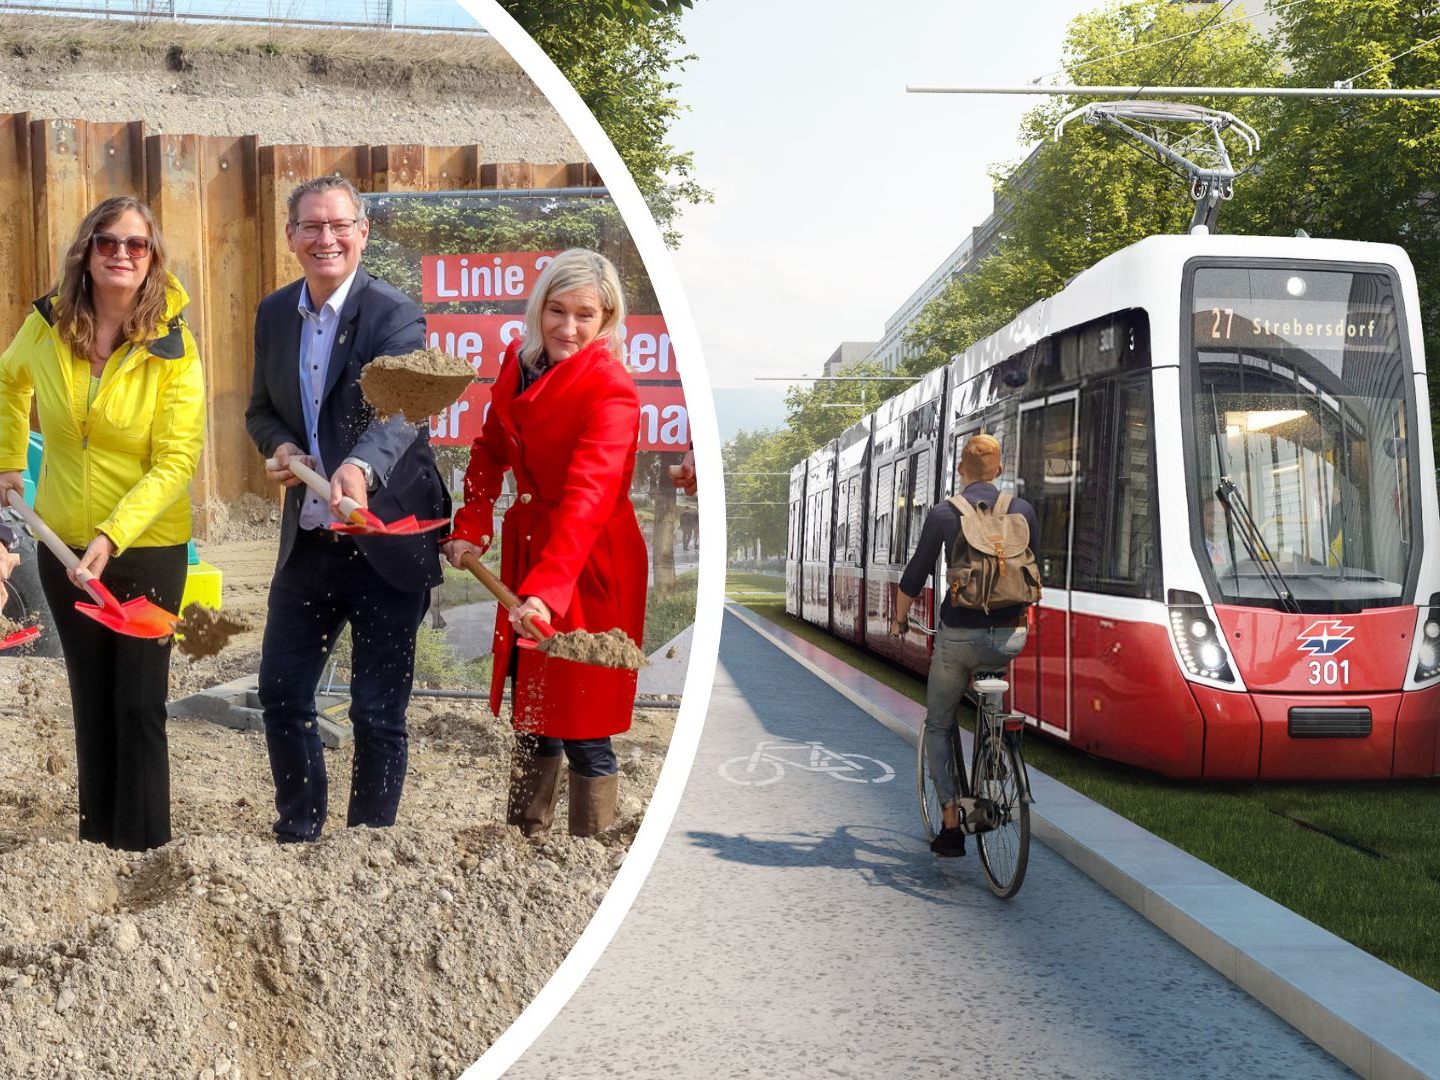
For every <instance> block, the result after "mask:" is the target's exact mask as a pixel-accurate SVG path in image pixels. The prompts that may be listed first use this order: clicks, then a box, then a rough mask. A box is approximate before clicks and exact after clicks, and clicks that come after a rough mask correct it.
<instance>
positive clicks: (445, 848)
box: [0, 660, 672, 1080]
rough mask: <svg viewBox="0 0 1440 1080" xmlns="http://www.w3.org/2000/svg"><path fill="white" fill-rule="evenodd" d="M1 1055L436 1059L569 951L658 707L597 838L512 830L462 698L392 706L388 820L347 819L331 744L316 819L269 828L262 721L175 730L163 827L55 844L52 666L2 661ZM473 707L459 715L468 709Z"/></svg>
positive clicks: (646, 789) (451, 1056) (8, 1069)
mask: <svg viewBox="0 0 1440 1080" xmlns="http://www.w3.org/2000/svg"><path fill="white" fill-rule="evenodd" d="M0 692H4V694H5V696H6V698H7V699H8V700H9V701H11V702H12V703H13V704H14V705H15V706H17V708H16V709H15V710H14V711H12V712H4V713H0V739H3V741H4V743H5V745H6V747H7V752H6V754H5V755H3V756H0V1016H5V1017H13V1018H14V1022H13V1023H11V1022H6V1023H4V1024H0V1061H3V1062H4V1066H3V1069H0V1071H3V1072H4V1073H5V1074H6V1075H15V1076H32V1075H34V1076H40V1075H44V1076H57V1077H82V1076H83V1077H105V1076H113V1077H131V1076H182V1077H215V1078H220V1080H239V1078H253V1077H290V1076H294V1077H301V1076H303V1077H311V1078H313V1077H341V1076H344V1077H349V1076H395V1077H426V1078H430V1077H454V1076H456V1075H458V1074H459V1072H460V1071H461V1070H462V1069H463V1068H464V1067H465V1066H467V1065H468V1064H470V1063H471V1062H472V1061H474V1060H475V1059H476V1058H477V1057H478V1056H479V1055H480V1053H481V1052H482V1051H483V1050H484V1049H485V1048H486V1047H487V1046H488V1045H489V1044H490V1043H491V1042H492V1041H493V1040H494V1039H495V1038H496V1036H498V1035H499V1034H500V1032H502V1031H503V1030H504V1029H505V1028H506V1027H507V1026H508V1025H509V1024H510V1022H511V1021H512V1020H513V1019H514V1018H515V1016H516V1015H518V1013H519V1012H520V1010H521V1009H522V1008H523V1007H524V1006H525V1005H526V1004H527V1003H528V1002H529V1000H530V999H531V998H532V997H533V996H534V994H535V993H536V992H537V991H538V990H539V988H540V987H541V986H542V985H543V984H544V982H545V980H546V979H548V978H549V976H550V974H551V973H552V972H553V971H554V970H555V968H556V967H557V966H558V965H559V963H560V961H561V960H562V959H563V958H564V956H565V954H566V952H567V951H568V950H569V948H570V946H571V945H572V944H573V943H574V941H575V939H576V938H577V937H578V936H579V934H580V932H581V930H583V928H584V927H585V925H586V923H587V922H588V921H589V919H590V916H591V915H592V914H593V912H594V909H595V907H596V905H597V904H598V903H599V901H600V899H601V897H602V896H603V895H604V893H605V890H606V889H607V888H608V886H609V883H610V881H611V879H612V877H613V875H614V872H615V870H616V868H617V867H618V866H619V864H620V863H621V861H622V860H623V859H624V855H625V851H626V848H627V846H628V844H629V841H630V840H631V839H633V836H634V833H635V830H636V828H637V827H638V824H639V820H640V816H641V815H642V814H643V812H644V808H645V805H646V803H647V802H648V799H649V797H650V793H651V791H652V790H653V787H654V783H655V779H656V776H657V774H658V771H659V766H660V762H661V760H662V757H663V752H664V747H665V745H666V743H667V741H668V738H669V734H670V731H669V725H670V723H671V722H672V717H671V716H669V715H658V716H657V715H652V714H641V715H640V716H637V718H636V727H635V730H634V732H632V736H633V737H623V738H620V739H617V740H616V748H617V752H618V753H619V755H620V757H621V788H620V819H619V822H618V826H617V828H616V829H614V830H613V831H611V832H607V834H606V835H605V836H604V837H603V838H601V839H592V838H582V839H576V838H571V837H569V836H567V835H565V834H564V822H565V821H566V812H565V809H564V807H563V806H562V808H561V810H560V812H559V813H558V814H557V815H556V821H557V833H556V835H554V836H552V837H551V838H549V839H546V840H543V841H535V842H530V841H525V840H523V839H522V838H521V837H520V835H519V832H518V831H517V830H514V829H510V828H507V827H505V826H504V825H503V824H501V823H500V822H501V821H502V820H503V799H504V792H503V786H502V785H503V779H504V778H505V777H506V776H507V775H508V774H509V769H510V749H511V744H512V740H513V736H512V735H511V733H510V731H509V724H508V721H507V720H506V719H504V718H501V719H499V720H497V719H494V718H492V717H490V716H489V715H488V710H486V709H485V708H484V706H483V705H482V704H481V703H478V702H475V703H471V702H468V701H449V700H444V701H428V702H427V701H421V702H417V703H415V704H414V705H413V706H412V710H411V741H410V773H409V777H408V779H407V784H406V792H405V798H404V801H403V802H402V804H401V809H400V824H399V825H397V826H396V827H395V828H393V829H381V830H369V829H349V830H347V829H344V828H342V827H341V826H342V824H343V819H344V812H345V807H344V802H345V783H344V778H345V777H346V776H347V775H348V774H349V767H350V753H349V751H348V750H340V751H335V752H327V755H326V757H327V764H328V767H329V771H330V776H331V778H332V787H331V803H332V814H331V819H330V822H329V828H328V830H327V836H326V838H325V839H324V840H322V841H321V842H320V843H318V844H314V845H307V846H303V847H300V848H293V847H285V848H281V847H277V846H276V845H275V844H274V843H273V842H272V841H271V839H270V837H269V823H270V820H271V813H272V811H271V800H272V789H271V786H270V780H269V770H268V765H267V760H266V754H265V746H264V739H263V737H262V736H261V735H259V734H258V733H236V732H232V731H228V730H226V729H223V728H219V727H215V726H212V725H208V724H204V723H199V722H195V723H192V722H186V721H175V722H172V723H171V725H170V744H171V762H172V768H171V771H172V790H173V795H174V798H173V808H174V827H175V835H176V839H175V840H174V841H172V842H171V843H170V844H168V845H166V846H165V847H164V848H161V849H159V850H157V851H152V852H147V853H143V854H129V853H122V852H112V851H109V850H108V849H105V848H102V847H98V846H96V845H93V844H81V843H78V842H75V841H74V840H73V839H72V838H73V836H74V830H75V814H76V806H75V791H74V763H73V762H74V752H73V743H72V736H71V734H70V730H69V709H68V706H65V705H64V704H62V703H64V702H66V701H67V700H68V693H67V692H66V689H65V679H64V669H63V667H62V666H61V665H60V663H59V662H58V661H44V660H23V661H17V662H14V663H4V662H0ZM472 705H473V706H474V707H473V708H471V706H472Z"/></svg>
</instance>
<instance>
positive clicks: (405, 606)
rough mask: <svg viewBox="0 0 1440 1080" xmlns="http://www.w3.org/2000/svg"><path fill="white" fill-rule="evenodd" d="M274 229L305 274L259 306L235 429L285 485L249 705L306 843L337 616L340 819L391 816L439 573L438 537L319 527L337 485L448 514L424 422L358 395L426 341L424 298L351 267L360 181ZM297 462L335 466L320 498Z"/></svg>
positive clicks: (322, 788) (381, 510) (280, 825)
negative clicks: (345, 795) (347, 744)
mask: <svg viewBox="0 0 1440 1080" xmlns="http://www.w3.org/2000/svg"><path fill="white" fill-rule="evenodd" d="M288 211H289V214H288V217H289V220H288V221H287V222H286V225H285V238H286V240H287V242H288V243H289V246H290V250H291V251H292V252H293V253H294V255H295V258H296V259H297V260H298V261H299V263H300V268H301V270H302V271H303V272H304V276H303V277H302V278H301V279H300V280H299V281H295V282H292V283H291V284H289V285H287V286H285V287H284V288H283V289H279V290H277V291H276V292H273V293H271V294H270V295H269V296H267V297H266V298H265V299H264V300H262V301H261V302H260V308H259V311H258V312H257V313H256V316H255V379H254V387H253V390H252V392H251V395H250V405H249V408H247V409H246V411H245V423H246V428H247V430H248V431H249V433H250V437H251V438H252V439H253V440H254V441H255V445H256V446H257V447H258V448H259V449H260V453H261V454H263V455H264V456H265V457H266V458H267V459H268V460H270V461H272V462H273V465H269V466H267V468H268V471H269V474H270V476H271V478H272V479H273V480H275V481H276V482H277V483H280V484H282V485H284V486H285V488H286V489H287V490H286V492H285V509H284V516H283V518H282V520H281V526H280V556H279V559H278V561H277V564H276V567H275V577H274V579H273V580H272V582H271V585H270V602H269V614H268V616H267V621H266V624H265V639H264V644H263V645H262V647H261V654H260V706H261V709H262V710H263V714H264V720H265V741H266V745H267V747H268V749H269V753H270V769H271V772H272V774H273V776H274V780H275V807H276V810H277V812H278V819H277V821H276V822H275V827H274V828H275V836H276V838H277V839H278V840H279V841H280V842H281V843H287V842H295V841H304V840H315V839H318V838H319V836H320V831H321V829H322V827H323V826H324V824H325V815H326V809H327V801H326V794H327V786H326V776H325V760H324V758H323V756H322V753H321V744H320V734H319V730H318V726H317V724H316V716H315V691H316V688H317V686H318V685H319V681H320V675H321V672H322V671H323V669H324V666H325V662H326V660H327V658H328V657H329V653H330V650H331V648H332V647H333V646H334V643H335V640H336V638H337V636H338V635H339V634H340V632H341V630H342V628H343V627H344V625H345V624H346V623H347V622H348V623H349V624H350V628H351V641H352V643H353V650H354V655H353V662H352V665H351V670H352V674H351V678H350V698H351V701H350V720H351V724H352V726H353V729H354V733H355V760H354V765H353V767H352V769H351V776H350V806H349V812H348V814H347V815H346V824H347V825H369V826H372V827H373V826H384V825H393V824H394V823H395V813H396V810H397V808H398V807H399V804H400V793H401V790H402V788H403V786H404V783H405V768H406V760H407V735H406V728H405V710H406V707H407V705H408V704H409V700H410V687H411V682H412V679H413V677H414V671H415V636H416V633H417V632H418V630H419V627H420V620H421V619H422V618H423V616H424V614H425V610H426V608H427V607H428V606H429V597H430V592H429V591H430V589H431V588H433V587H434V586H436V585H438V584H439V583H440V580H441V568H440V558H439V546H438V544H437V542H436V539H435V537H436V535H437V534H436V533H433V532H432V533H425V534H422V535H418V536H405V537H362V538H351V537H348V536H345V535H343V534H340V533H335V532H331V531H330V530H329V529H328V528H327V526H328V524H329V523H330V522H331V521H334V520H336V519H337V518H338V517H339V510H338V507H339V502H340V499H341V497H342V496H348V497H350V498H352V499H354V500H355V501H356V502H357V503H359V504H360V505H361V506H362V507H365V506H368V507H369V508H370V509H371V510H372V511H374V513H375V514H376V515H378V516H379V517H380V518H381V519H383V520H386V521H391V520H394V519H396V518H400V517H404V516H405V515H407V514H414V515H415V516H416V517H420V518H436V517H449V515H450V496H449V494H448V493H447V492H446V490H445V485H444V484H443V482H442V481H441V479H440V474H439V472H438V471H437V470H436V468H435V458H434V456H433V455H432V453H431V452H430V440H429V434H428V431H427V429H426V424H425V421H424V420H421V422H420V424H419V425H418V426H417V425H416V424H414V423H407V422H406V421H405V420H404V419H402V418H399V417H393V418H391V419H390V420H386V421H381V420H379V419H378V418H377V417H376V415H375V413H374V411H373V410H372V409H371V408H370V407H369V405H367V404H366V403H365V400H364V397H363V396H362V395H361V392H360V382H359V380H360V372H361V370H362V369H363V368H364V366H365V365H366V364H368V363H369V362H370V361H371V360H373V359H375V357H377V356H396V355H401V354H404V353H408V352H411V351H413V350H415V349H420V348H423V347H424V343H425V320H424V316H423V314H422V313H421V311H420V308H419V307H418V306H417V305H416V304H415V303H414V302H413V301H411V300H410V299H408V298H407V297H406V296H404V294H402V293H400V292H399V291H398V290H396V289H395V288H393V287H392V286H390V285H388V284H386V283H385V282H383V281H380V280H378V279H376V278H373V277H371V276H370V275H369V274H368V273H366V272H365V268H364V267H363V266H361V265H360V258H361V255H362V254H363V253H364V251H365V244H366V241H367V239H368V237H369V235H370V223H369V221H368V220H366V217H365V204H364V201H363V200H362V199H361V197H360V193H359V192H358V191H356V190H355V188H354V187H353V186H352V185H351V184H350V183H349V181H347V180H345V179H343V178H342V177H339V176H322V177H317V178H315V179H313V180H307V181H305V182H304V183H302V184H300V185H299V186H298V187H296V188H295V190H294V191H293V192H291V194H290V198H289V204H288ZM293 457H300V458H302V459H303V460H304V461H305V462H306V463H307V464H309V465H310V466H311V467H312V468H314V469H316V470H317V471H319V472H320V473H322V474H325V473H327V472H328V474H329V475H330V478H331V484H330V499H329V502H328V504H327V503H326V501H325V500H324V499H322V498H320V497H318V496H317V495H315V494H314V493H312V492H311V491H310V490H309V489H308V488H306V487H305V486H304V484H302V483H301V482H300V480H299V478H298V477H296V476H295V475H294V474H293V473H291V472H290V469H289V462H290V459H291V458H293Z"/></svg>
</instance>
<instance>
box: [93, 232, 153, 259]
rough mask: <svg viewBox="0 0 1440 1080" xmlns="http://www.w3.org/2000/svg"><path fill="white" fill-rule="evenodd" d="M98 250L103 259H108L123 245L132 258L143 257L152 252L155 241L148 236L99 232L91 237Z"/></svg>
mask: <svg viewBox="0 0 1440 1080" xmlns="http://www.w3.org/2000/svg"><path fill="white" fill-rule="evenodd" d="M90 242H91V243H92V244H94V245H95V250H96V252H97V253H98V254H99V255H100V257H101V258H102V259H108V258H110V257H111V256H112V255H115V254H116V253H117V252H119V250H120V248H121V247H122V246H123V247H124V248H125V254H126V255H128V256H129V257H130V258H132V259H143V258H145V256H147V255H149V254H150V249H151V248H153V247H154V246H155V241H153V240H151V239H150V237H148V236H116V235H115V234H114V233H103V232H97V233H95V234H94V235H93V236H91V237H90Z"/></svg>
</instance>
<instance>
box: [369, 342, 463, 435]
mask: <svg viewBox="0 0 1440 1080" xmlns="http://www.w3.org/2000/svg"><path fill="white" fill-rule="evenodd" d="M474 381H475V369H474V368H472V367H471V366H470V365H469V363H467V362H466V361H464V360H461V359H460V358H459V357H458V356H451V355H450V354H449V353H447V352H444V351H443V350H441V349H417V350H416V351H415V352H409V353H405V354H404V355H403V356H381V357H377V358H376V359H374V360H372V361H370V363H368V364H366V365H365V370H364V371H362V372H361V373H360V391H361V393H363V394H364V395H365V400H366V401H368V402H369V403H370V407H371V408H372V409H374V410H375V411H376V412H377V413H379V414H380V415H381V416H403V417H405V419H407V420H409V421H410V422H411V423H413V424H418V423H420V421H422V420H424V419H425V418H426V417H427V416H434V415H435V414H436V413H438V412H440V411H441V410H442V409H447V408H449V407H450V406H451V405H453V404H455V402H456V401H457V400H458V399H459V397H460V395H461V394H463V393H464V392H465V388H466V387H467V386H469V385H470V384H471V383H472V382H474Z"/></svg>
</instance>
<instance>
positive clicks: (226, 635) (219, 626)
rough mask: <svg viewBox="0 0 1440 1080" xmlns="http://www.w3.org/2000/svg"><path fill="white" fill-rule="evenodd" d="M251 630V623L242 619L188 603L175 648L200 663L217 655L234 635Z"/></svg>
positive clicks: (178, 627)
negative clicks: (199, 660) (207, 657)
mask: <svg viewBox="0 0 1440 1080" xmlns="http://www.w3.org/2000/svg"><path fill="white" fill-rule="evenodd" d="M249 629H250V624H249V623H247V622H246V621H245V620H243V619H237V618H234V617H233V616H230V615H226V614H225V613H224V612H221V611H216V610H215V609H214V608H207V607H203V606H201V605H200V604H187V605H186V607H185V610H184V611H182V612H181V613H180V625H179V626H177V627H176V630H177V631H178V632H177V633H176V635H175V646H176V648H178V649H179V650H180V651H181V652H182V653H184V654H185V655H186V656H189V657H191V658H193V659H197V660H198V659H200V658H201V657H205V656H214V655H215V654H216V653H218V652H219V651H220V650H221V649H223V648H224V647H225V646H226V644H227V643H228V642H229V641H230V639H231V638H232V637H233V636H234V635H236V634H239V633H242V632H243V631H245V630H249Z"/></svg>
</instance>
